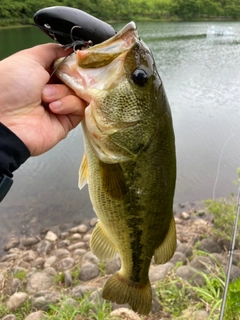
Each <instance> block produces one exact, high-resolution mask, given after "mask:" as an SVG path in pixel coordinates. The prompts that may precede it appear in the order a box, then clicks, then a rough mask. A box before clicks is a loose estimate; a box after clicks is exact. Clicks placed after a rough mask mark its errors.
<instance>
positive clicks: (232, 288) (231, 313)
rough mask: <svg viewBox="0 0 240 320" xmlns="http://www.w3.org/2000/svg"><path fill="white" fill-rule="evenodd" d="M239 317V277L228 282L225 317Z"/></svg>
mask: <svg viewBox="0 0 240 320" xmlns="http://www.w3.org/2000/svg"><path fill="white" fill-rule="evenodd" d="M239 317H240V278H238V279H237V280H235V281H234V282H232V283H230V284H229V287H228V296H227V307H226V319H232V320H239Z"/></svg>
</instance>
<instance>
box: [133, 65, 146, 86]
mask: <svg viewBox="0 0 240 320" xmlns="http://www.w3.org/2000/svg"><path fill="white" fill-rule="evenodd" d="M132 80H133V82H134V83H135V84H137V85H138V86H139V87H144V86H145V85H146V84H147V83H148V80H149V75H148V73H147V71H146V70H144V69H142V68H139V69H136V70H134V71H133V74H132Z"/></svg>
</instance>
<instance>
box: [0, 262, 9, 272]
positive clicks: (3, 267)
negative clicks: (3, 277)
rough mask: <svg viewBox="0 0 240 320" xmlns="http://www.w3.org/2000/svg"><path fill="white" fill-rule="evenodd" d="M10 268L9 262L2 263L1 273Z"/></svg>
mask: <svg viewBox="0 0 240 320" xmlns="http://www.w3.org/2000/svg"><path fill="white" fill-rule="evenodd" d="M7 268H8V263H7V262H0V271H1V270H5V269H7Z"/></svg>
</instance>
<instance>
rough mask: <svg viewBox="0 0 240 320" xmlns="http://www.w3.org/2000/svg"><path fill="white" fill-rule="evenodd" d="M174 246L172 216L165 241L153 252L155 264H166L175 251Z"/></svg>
mask: <svg viewBox="0 0 240 320" xmlns="http://www.w3.org/2000/svg"><path fill="white" fill-rule="evenodd" d="M176 246H177V238H176V226H175V220H174V216H172V219H171V222H170V224H169V229H168V232H167V234H166V237H165V239H164V240H163V242H162V243H161V244H160V246H159V247H158V248H157V249H155V251H154V261H155V263H156V264H163V263H166V262H168V261H169V260H170V259H171V258H172V256H173V254H174V252H175V250H176Z"/></svg>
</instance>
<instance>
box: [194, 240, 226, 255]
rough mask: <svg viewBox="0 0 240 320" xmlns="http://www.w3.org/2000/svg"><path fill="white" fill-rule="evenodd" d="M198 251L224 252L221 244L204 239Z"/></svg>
mask: <svg viewBox="0 0 240 320" xmlns="http://www.w3.org/2000/svg"><path fill="white" fill-rule="evenodd" d="M198 249H199V250H202V251H205V252H210V253H215V252H216V253H221V252H222V250H221V248H220V246H219V244H218V243H217V242H216V241H214V240H213V239H211V238H209V239H203V240H202V241H201V242H200V244H199V245H198Z"/></svg>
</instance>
